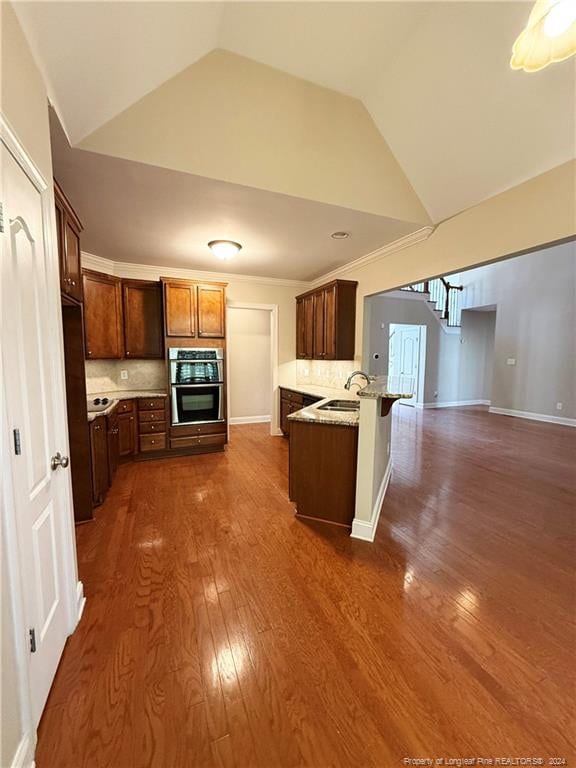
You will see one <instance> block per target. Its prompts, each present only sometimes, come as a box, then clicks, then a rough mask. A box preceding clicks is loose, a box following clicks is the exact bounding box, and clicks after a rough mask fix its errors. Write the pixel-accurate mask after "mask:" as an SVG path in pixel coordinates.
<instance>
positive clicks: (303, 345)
mask: <svg viewBox="0 0 576 768" xmlns="http://www.w3.org/2000/svg"><path fill="white" fill-rule="evenodd" d="M296 334H297V336H296V357H297V358H299V359H304V360H306V359H311V358H312V357H313V356H314V296H313V295H308V296H303V297H302V298H300V299H298V300H297V301H296Z"/></svg>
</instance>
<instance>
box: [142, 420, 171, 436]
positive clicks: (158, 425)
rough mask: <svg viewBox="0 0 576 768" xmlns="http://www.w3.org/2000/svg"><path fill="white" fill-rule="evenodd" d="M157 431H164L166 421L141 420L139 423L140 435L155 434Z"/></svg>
mask: <svg viewBox="0 0 576 768" xmlns="http://www.w3.org/2000/svg"><path fill="white" fill-rule="evenodd" d="M158 432H160V433H162V432H166V422H165V421H156V422H154V421H143V422H141V423H140V434H141V435H148V434H152V433H154V434H157V433H158Z"/></svg>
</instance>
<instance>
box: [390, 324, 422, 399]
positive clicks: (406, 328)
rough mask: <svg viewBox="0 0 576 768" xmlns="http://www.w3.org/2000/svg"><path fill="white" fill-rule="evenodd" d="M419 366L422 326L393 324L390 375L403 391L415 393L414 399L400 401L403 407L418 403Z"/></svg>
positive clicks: (391, 327) (391, 328)
mask: <svg viewBox="0 0 576 768" xmlns="http://www.w3.org/2000/svg"><path fill="white" fill-rule="evenodd" d="M419 366H420V326H418V325H400V324H394V323H391V324H390V340H389V350H388V375H389V376H393V377H395V381H396V382H397V384H398V386H399V387H400V388H401V390H408V391H412V392H413V393H414V396H413V397H411V398H405V399H402V400H399V401H398V402H399V403H402V404H403V405H411V406H414V405H415V404H416V402H417V388H418V379H419ZM394 386H396V384H394Z"/></svg>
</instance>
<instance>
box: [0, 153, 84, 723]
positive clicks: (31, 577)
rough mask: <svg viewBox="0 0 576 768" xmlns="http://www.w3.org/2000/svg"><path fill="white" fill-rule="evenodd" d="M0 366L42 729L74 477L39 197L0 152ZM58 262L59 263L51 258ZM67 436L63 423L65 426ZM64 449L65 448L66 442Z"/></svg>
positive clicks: (64, 616) (56, 652)
mask: <svg viewBox="0 0 576 768" xmlns="http://www.w3.org/2000/svg"><path fill="white" fill-rule="evenodd" d="M1 152H2V157H1V162H2V172H3V174H2V176H3V177H2V201H3V225H4V234H3V235H2V262H1V267H2V272H1V284H2V362H3V370H4V374H5V375H4V391H5V397H6V403H5V406H6V407H5V412H6V414H7V420H8V424H7V428H8V430H9V434H10V438H11V442H12V443H13V450H12V451H11V452H10V453H11V459H10V462H11V467H10V468H11V472H12V488H13V497H14V516H15V520H16V524H15V529H16V531H15V534H16V540H17V546H18V561H19V564H20V583H21V586H22V592H23V603H24V605H23V613H24V617H25V621H26V624H27V626H26V628H25V629H24V634H25V637H22V638H20V641H19V642H21V643H22V644H26V645H27V646H28V649H29V666H28V672H29V686H30V701H31V709H32V712H31V715H32V719H33V725H35V724H37V722H38V720H39V718H40V714H41V712H42V709H43V707H44V704H45V701H46V697H47V696H48V692H49V690H50V686H51V684H52V680H53V678H54V674H55V671H56V667H57V665H58V661H59V659H60V656H61V653H62V650H63V648H64V643H65V641H66V637H67V635H68V628H69V614H68V605H67V603H66V600H67V595H66V581H65V573H64V570H65V566H64V559H65V556H66V555H68V556H69V552H67V553H64V552H63V551H62V541H63V530H67V527H66V526H67V525H69V523H67V521H66V516H67V515H69V511H70V506H69V494H70V486H69V479H68V477H66V475H67V474H68V471H67V470H65V469H63V468H56V469H54V470H53V469H51V458H52V456H54V454H55V453H56V450H57V449H58V448H59V449H60V450H62V451H65V450H66V445H60V446H56V445H55V443H56V441H57V439H58V437H57V436H58V435H60V436H62V434H63V431H62V424H58V423H57V421H56V420H57V419H58V418H60V419H62V420H63V419H64V417H63V415H62V412H63V402H64V393H63V391H62V382H61V381H60V380H58V378H57V376H56V375H55V369H56V365H55V361H59V360H60V355H61V339H60V329H59V328H58V327H55V323H54V322H53V321H52V322H51V318H52V317H53V307H52V309H51V308H50V307H51V302H50V291H54V290H58V289H57V283H56V282H55V275H54V270H55V267H54V264H53V263H51V262H50V261H49V259H48V254H47V251H46V247H45V243H46V242H47V241H46V240H45V225H44V220H43V208H42V195H41V192H40V191H39V189H37V187H36V186H35V185H34V184H33V183H32V181H31V180H30V178H29V177H28V175H27V174H26V173H25V172H24V171H23V170H22V168H21V167H20V165H19V164H18V163H17V162H16V161H15V160H14V158H13V156H12V155H11V154H10V152H9V151H8V150H7V149H6V147H5V146H4V145H3V144H2V145H1ZM52 258H53V257H52ZM64 426H65V422H64ZM60 439H62V438H61V437H60Z"/></svg>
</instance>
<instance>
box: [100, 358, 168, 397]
mask: <svg viewBox="0 0 576 768" xmlns="http://www.w3.org/2000/svg"><path fill="white" fill-rule="evenodd" d="M123 370H124V371H128V378H127V379H123V378H121V376H120V372H121V371H123ZM131 389H160V390H164V389H166V364H165V362H164V360H86V393H87V394H88V395H92V394H97V393H100V392H116V391H118V390H131Z"/></svg>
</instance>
